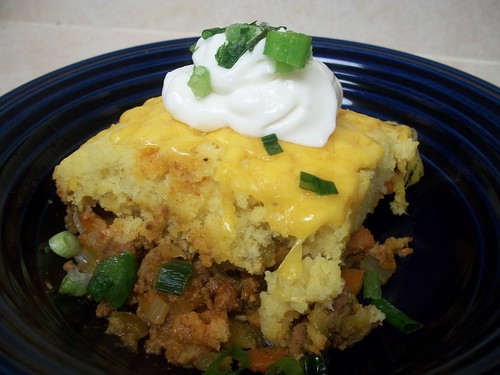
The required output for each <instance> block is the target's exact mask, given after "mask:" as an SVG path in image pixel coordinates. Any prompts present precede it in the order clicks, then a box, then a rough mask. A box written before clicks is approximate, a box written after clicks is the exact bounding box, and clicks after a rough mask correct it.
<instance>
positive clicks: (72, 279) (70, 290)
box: [58, 267, 92, 297]
mask: <svg viewBox="0 0 500 375" xmlns="http://www.w3.org/2000/svg"><path fill="white" fill-rule="evenodd" d="M91 277H92V275H91V274H90V273H84V272H80V271H78V269H77V268H76V267H74V268H72V269H71V270H70V271H69V272H68V273H67V274H66V276H64V279H63V280H62V282H61V286H60V287H59V291H58V292H59V294H67V295H69V296H74V297H82V296H84V295H85V294H87V284H88V283H89V281H90V278H91Z"/></svg>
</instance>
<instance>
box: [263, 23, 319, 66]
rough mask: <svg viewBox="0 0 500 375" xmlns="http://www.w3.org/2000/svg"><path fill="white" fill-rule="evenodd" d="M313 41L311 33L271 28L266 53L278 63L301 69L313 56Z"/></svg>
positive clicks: (267, 37) (265, 47)
mask: <svg viewBox="0 0 500 375" xmlns="http://www.w3.org/2000/svg"><path fill="white" fill-rule="evenodd" d="M311 41H312V38H311V37H310V36H309V35H305V34H302V33H297V32H294V31H286V32H281V31H277V30H270V31H269V32H268V33H267V36H266V45H265V46H264V55H267V56H269V57H272V58H273V59H274V60H276V61H277V62H278V63H284V64H287V65H290V66H291V67H293V68H298V69H300V68H303V67H304V66H306V63H307V62H308V61H309V59H310V58H311ZM281 69H283V67H281Z"/></svg>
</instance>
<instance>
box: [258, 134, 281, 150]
mask: <svg viewBox="0 0 500 375" xmlns="http://www.w3.org/2000/svg"><path fill="white" fill-rule="evenodd" d="M261 139H262V143H263V144H264V147H265V149H266V151H267V153H268V154H269V155H276V154H279V153H281V152H283V149H282V148H281V146H280V144H279V143H278V137H277V136H276V134H268V135H266V136H264V137H262V138H261Z"/></svg>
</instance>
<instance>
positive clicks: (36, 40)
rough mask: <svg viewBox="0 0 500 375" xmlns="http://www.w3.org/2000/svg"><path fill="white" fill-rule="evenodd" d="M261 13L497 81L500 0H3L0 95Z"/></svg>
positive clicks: (278, 21)
mask: <svg viewBox="0 0 500 375" xmlns="http://www.w3.org/2000/svg"><path fill="white" fill-rule="evenodd" d="M254 20H257V21H259V22H261V21H266V22H269V23H270V24H273V25H286V26H288V27H289V28H290V29H292V30H295V31H300V32H304V33H306V34H310V35H314V36H322V37H329V38H336V39H344V40H350V41H356V42H362V43H368V44H373V45H377V46H382V47H387V48H392V49H396V50H400V51H404V52H408V53H412V54H415V55H418V56H422V57H426V58H429V59H432V60H435V61H438V62H441V63H444V64H447V65H450V66H452V67H455V68H457V69H460V70H463V71H465V72H467V73H470V74H472V75H475V76H477V77H479V78H482V79H484V80H486V81H488V82H490V83H493V84H495V85H497V86H500V0H474V1H470V0H348V1H334V0H305V1H298V0H295V1H292V0H289V1H285V0H266V1H261V0H253V1H236V0H234V1H229V0H210V1H206V0H205V1H194V0H182V1H181V0H179V1H171V0H141V1H138V0H0V54H1V56H0V57H1V58H0V74H1V79H0V95H2V94H4V93H6V92H8V91H10V90H12V89H14V88H16V87H18V86H20V85H21V84H24V83H26V82H28V81H30V80H32V79H34V78H37V77H39V76H41V75H43V74H45V73H48V72H51V71H53V70H56V69H58V68H61V67H63V66H66V65H69V64H71V63H74V62H77V61H80V60H83V59H86V58H90V57H93V56H96V55H100V54H103V53H106V52H111V51H115V50H118V49H122V48H126V47H131V46H136V45H141V44H145V43H151V42H157V41H163V40H169V39H176V38H183V37H189V36H197V35H199V34H200V32H201V30H203V29H204V28H208V27H214V26H225V25H227V24H230V23H234V22H252V21H254Z"/></svg>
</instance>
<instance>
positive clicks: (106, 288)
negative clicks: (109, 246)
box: [87, 253, 137, 309]
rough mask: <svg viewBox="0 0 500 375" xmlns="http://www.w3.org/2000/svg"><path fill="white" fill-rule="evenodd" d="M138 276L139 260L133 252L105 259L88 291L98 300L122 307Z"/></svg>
mask: <svg viewBox="0 0 500 375" xmlns="http://www.w3.org/2000/svg"><path fill="white" fill-rule="evenodd" d="M136 278H137V260H136V258H135V256H134V255H133V254H131V253H123V254H120V255H116V256H112V257H109V258H106V259H104V260H103V261H102V262H101V263H99V264H98V265H97V267H96V268H95V270H94V273H93V274H92V278H91V279H90V281H89V283H88V285H87V293H88V294H89V295H90V296H91V297H92V298H93V299H94V300H95V301H97V302H101V301H102V300H107V301H108V302H109V304H110V305H111V306H112V307H113V308H115V309H118V308H120V307H121V306H122V305H123V304H124V303H125V302H126V301H127V298H128V296H129V295H130V293H131V292H132V289H133V287H134V284H135V281H136Z"/></svg>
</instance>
